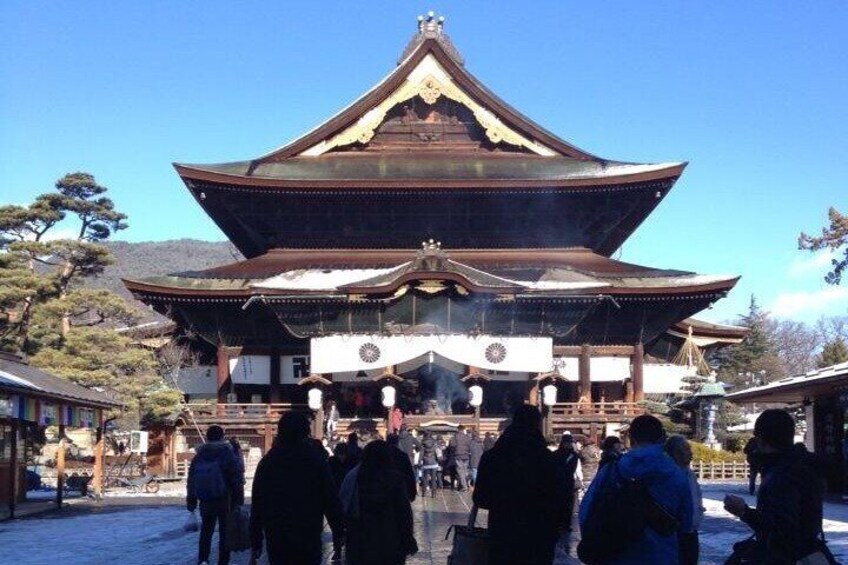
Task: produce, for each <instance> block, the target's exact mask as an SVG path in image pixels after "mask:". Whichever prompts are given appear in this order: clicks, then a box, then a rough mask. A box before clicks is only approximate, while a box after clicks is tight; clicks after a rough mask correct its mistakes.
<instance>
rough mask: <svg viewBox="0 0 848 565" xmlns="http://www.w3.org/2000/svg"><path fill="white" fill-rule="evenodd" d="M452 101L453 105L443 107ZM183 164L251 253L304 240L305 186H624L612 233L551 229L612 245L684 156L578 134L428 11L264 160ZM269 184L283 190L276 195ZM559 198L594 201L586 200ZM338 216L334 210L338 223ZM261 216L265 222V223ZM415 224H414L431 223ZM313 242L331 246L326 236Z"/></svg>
mask: <svg viewBox="0 0 848 565" xmlns="http://www.w3.org/2000/svg"><path fill="white" fill-rule="evenodd" d="M431 24H432V25H431ZM442 103H444V104H445V106H444V107H442V106H439V104H442ZM413 106H414V108H413ZM415 108H417V110H416V109H415ZM403 112H406V115H404V114H403ZM416 112H417V113H416ZM445 112H447V113H445ZM451 112H453V113H451ZM410 120H411V121H410ZM386 127H388V129H389V130H391V131H390V132H389V133H387V134H386V135H388V136H389V138H391V140H389V141H385V139H383V138H380V135H382V134H381V132H383V129H384V128H386ZM392 128H394V129H392ZM416 128H418V129H416ZM392 132H394V133H392ZM399 132H400V133H399ZM383 133H385V132H383ZM392 136H394V137H392ZM379 139H383V141H378V140H379ZM386 139H388V138H386ZM398 139H401V140H402V141H398ZM457 140H459V141H457ZM174 166H175V168H176V170H177V172H178V173H179V174H180V176H181V177H182V178H183V180H184V181H185V183H186V184H187V186H188V187H189V189H190V190H191V192H192V194H193V195H194V196H195V198H196V199H197V201H198V203H199V204H200V205H201V206H202V207H203V208H204V210H205V211H206V212H207V214H209V215H210V217H212V218H213V220H215V222H216V223H217V224H218V225H219V226H220V227H221V229H222V230H223V231H224V233H226V234H227V236H228V237H229V238H230V239H231V240H232V241H233V242H234V243H235V244H236V245H237V246H238V247H239V249H240V250H241V251H242V252H243V253H244V254H245V255H247V256H251V257H252V256H256V255H259V254H261V253H262V252H264V251H267V250H268V249H271V248H273V247H281V246H285V247H290V246H291V247H293V246H295V245H296V243H295V242H299V241H300V240H301V239H303V238H302V237H301V236H300V235H299V234H298V233H295V232H294V231H292V228H290V227H282V226H288V225H290V222H289V220H288V219H287V217H286V214H287V210H290V209H294V208H299V207H303V206H304V200H303V198H302V195H303V194H315V195H316V197H320V198H324V196H325V195H318V193H317V191H321V190H330V191H339V194H342V193H344V194H346V195H349V194H352V193H354V192H358V191H361V190H363V189H366V190H368V189H377V190H382V189H386V190H389V189H400V190H399V191H398V193H397V194H393V195H391V198H392V200H391V201H392V203H393V204H392V205H393V206H404V205H411V204H405V203H403V202H402V200H403V198H402V195H403V194H404V193H407V194H408V193H422V192H427V191H432V190H434V189H467V190H469V191H473V192H474V193H475V194H477V193H484V192H487V191H498V190H505V191H516V190H517V191H521V192H524V193H528V192H534V193H535V191H541V192H549V191H552V190H553V191H562V190H574V191H582V190H596V189H602V190H606V189H610V188H614V190H613V192H612V196H611V197H610V198H611V199H612V200H611V201H610V202H606V203H605V204H603V206H605V207H606V208H609V207H610V206H612V207H613V208H620V209H621V212H620V213H619V214H618V215H610V216H609V217H608V218H606V213H604V214H596V215H595V216H597V217H598V218H606V219H604V220H600V219H599V220H598V221H599V222H601V221H603V222H606V224H604V225H600V226H596V228H595V229H594V232H595V233H596V234H597V233H603V234H610V235H609V236H608V237H607V238H606V239H603V241H596V240H597V237H595V239H592V238H591V236H589V235H582V236H581V238H582V239H580V240H579V241H578V240H571V239H568V240H562V241H560V240H554V239H552V240H551V243H550V245H551V246H563V245H583V246H589V247H593V248H595V249H597V250H598V251H599V252H601V253H603V254H611V253H612V252H613V251H614V250H615V249H616V248H617V247H618V246H620V245H621V243H622V242H623V241H624V240H625V239H626V238H627V237H628V236H629V235H630V233H632V231H633V230H635V229H636V227H637V226H638V225H639V224H640V223H641V222H642V221H643V220H644V219H645V218H646V217H647V216H648V215H649V214H650V213H651V211H652V210H653V209H654V208H655V207H656V206H657V205H658V204H659V202H661V200H662V198H664V197H665V195H666V194H667V192H668V190H669V189H670V188H671V186H672V185H673V184H674V182H675V181H676V180H677V178H678V177H679V176H680V175H681V174H682V172H683V169H684V168H685V166H686V163H683V162H670V163H659V164H638V163H626V162H618V161H612V160H608V159H603V158H600V157H597V156H595V155H593V154H591V153H588V152H586V151H584V150H582V149H579V148H577V147H575V146H573V145H571V144H569V143H568V142H566V141H564V140H562V139H561V138H559V137H557V136H556V135H554V134H552V133H551V132H549V131H547V130H546V129H544V128H543V127H541V126H540V125H538V124H537V123H535V122H534V121H532V120H530V119H529V118H527V117H526V116H524V115H522V114H521V113H520V112H518V111H517V110H515V109H514V108H512V107H511V106H510V105H509V104H507V103H506V102H504V101H503V100H501V99H500V98H499V97H498V96H496V95H495V94H494V93H492V92H491V91H490V90H489V89H488V88H486V87H485V86H484V85H483V84H482V83H481V82H480V81H479V80H477V79H476V78H475V77H474V76H473V75H471V73H469V72H468V70H467V69H466V68H465V67H464V65H463V63H462V58H461V56H459V54H458V52H457V51H456V49H455V48H454V47H453V44H452V43H451V42H450V41H449V40H448V39H447V36H446V35H444V34H443V32H442V29H441V24H439V23H436V24H433V23H432V22H430V21H429V20H427V21H426V22H425V25H423V26H419V33H418V34H416V36H415V37H414V38H413V40H412V41H411V42H410V45H409V47H408V48H407V51H406V52H405V55H404V58H403V60H402V61H401V62H400V63H399V64H398V66H397V67H396V68H395V69H394V70H393V71H392V72H391V73H389V75H388V76H387V77H385V78H384V79H383V80H382V81H381V82H380V83H378V84H377V85H376V86H375V87H373V88H372V89H371V90H369V91H368V92H366V93H365V94H364V95H362V96H361V97H360V98H359V99H357V100H356V101H355V102H353V103H352V104H350V105H349V106H348V107H346V108H345V109H344V110H342V111H341V112H339V113H338V114H336V115H335V116H333V117H332V118H330V119H329V120H327V121H326V122H324V123H322V124H321V125H319V126H318V127H316V128H315V129H313V130H312V131H310V132H308V133H306V134H305V135H303V136H301V137H299V138H298V139H296V140H294V141H292V142H290V143H288V144H286V145H285V146H283V147H281V148H279V149H276V150H274V151H272V152H270V153H268V154H266V155H264V156H262V157H258V158H256V159H251V160H247V161H236V162H229V163H218V164H177V163H175V164H174ZM277 191H279V192H277ZM313 191H314V192H313ZM628 191H629V192H628ZM269 192H274V193H275V195H274V196H273V199H272V200H269V197H268V196H267V194H268V193H269ZM289 192H298V193H299V194H300V195H301V197H297V198H295V197H290V196H288V195H286V194H284V193H289ZM225 193H227V194H225ZM230 193H232V194H230ZM235 193H237V194H235ZM263 194H264V195H263ZM321 202H322V203H323V200H321ZM637 203H638V204H637ZM560 205H561V206H565V207H566V208H574V207H580V208H584V207H585V206H586V203H584V202H579V203H578V202H571V201H569V203H568V205H567V206H566V204H562V203H561V204H560ZM512 206H513V204H511V203H508V204H507V206H500V207H498V206H495V205H494V204H493V203H489V204H485V205H484V207H485V212H484V211H483V208H482V207H481V212H480V213H481V214H484V215H485V216H486V217H492V216H493V215H494V216H496V215H497V214H505V213H506V212H504V211H503V209H504V208H505V209H507V210H509V209H511V208H512ZM599 206H600V204H599ZM606 208H605V209H606ZM499 210H500V211H499ZM257 214H259V215H262V214H264V215H265V216H267V219H265V218H264V216H263V219H261V220H260V221H258V222H257ZM357 214H359V212H358V211H357V212H354V213H353V214H352V215H353V216H356V215H357ZM310 218H311V216H310ZM622 218H624V219H622ZM305 221H309V222H317V221H318V220H316V219H314V218H313V219H309V220H305ZM460 221H462V220H460V219H451V220H450V222H452V223H451V225H450V226H447V227H446V226H440V230H439V231H437V232H435V233H428V234H427V235H428V237H429V236H439V237H443V238H448V237H449V234H448V233H446V231H451V230H452V229H454V228H456V229H464V228H463V227H462V226H459V225H457V226H454V225H453V223H458V222H460ZM545 221H546V222H548V223H550V221H549V220H545ZM338 222H339V219H338V218H335V217H334V218H333V219H332V221H331V223H330V225H332V226H336V225H337V224H338ZM258 224H261V227H256V226H257V225H258ZM545 225H547V223H546V224H545ZM273 226H278V227H277V228H274V227H273ZM319 227H321V228H323V229H326V226H315V227H314V228H313V231H314V230H315V229H318V228H319ZM554 227H555V226H553V225H552V226H551V229H553V228H554ZM410 228H411V229H413V231H415V230H419V229H420V228H421V226H418V225H416V226H410ZM353 229H360V227H359V226H354V227H353ZM275 230H276V231H275ZM272 232H275V233H272ZM327 233H329V232H327ZM416 233H417V232H416ZM332 237H333V238H335V239H337V240H339V243H337V245H343V244H342V243H341V240H342V239H343V234H342V233H341V232H339V233H335V232H333V236H332ZM368 237H370V236H368ZM510 237H512V238H513V239H514V238H515V237H516V236H510ZM371 239H373V237H372V238H371ZM483 241H487V240H486V238H484V239H483ZM407 244H408V242H406V241H395V242H394V243H392V245H396V246H405V245H407ZM489 244H491V245H492V247H522V246H525V247H526V246H527V245H526V244H525V245H522V244H521V243H516V244H514V245H511V244H510V243H509V242H506V241H495V239H494V238H492V240H491V243H488V242H487V243H483V242H476V241H475V242H473V243H471V245H474V246H478V245H489ZM304 246H312V247H326V246H327V245H326V242H323V241H322V242H320V243H318V244H316V245H307V244H304ZM351 246H352V247H360V246H361V247H373V243H372V242H370V240H369V242H364V241H363V242H358V243H354V244H352V245H351Z"/></svg>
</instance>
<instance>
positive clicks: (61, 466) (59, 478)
mask: <svg viewBox="0 0 848 565" xmlns="http://www.w3.org/2000/svg"><path fill="white" fill-rule="evenodd" d="M64 490H65V426H64V424H59V450H58V451H57V452H56V507H57V508H60V509H61V508H62V496H63V495H64Z"/></svg>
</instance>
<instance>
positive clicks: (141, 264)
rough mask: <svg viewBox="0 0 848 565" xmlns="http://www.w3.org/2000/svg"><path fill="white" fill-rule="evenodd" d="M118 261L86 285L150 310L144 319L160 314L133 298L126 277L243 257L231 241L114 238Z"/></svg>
mask: <svg viewBox="0 0 848 565" xmlns="http://www.w3.org/2000/svg"><path fill="white" fill-rule="evenodd" d="M106 246H107V247H108V248H109V250H110V251H111V252H112V257H113V258H114V259H115V263H114V264H112V265H110V266H109V267H107V268H106V271H105V272H104V273H103V274H102V275H100V276H99V277H93V278H91V279H88V281H86V286H90V287H93V288H107V289H109V290H111V291H113V292H116V293H118V294H120V295H121V296H123V297H124V298H126V299H127V300H130V301H132V302H133V303H134V304H135V305H136V306H138V307H140V308H142V309H143V310H144V311H145V312H148V313H149V314H148V316H146V319H145V320H144V321H150V320H154V319H158V318H159V317H158V316H157V315H156V314H155V313H153V312H152V311H150V310H148V308H147V306H145V305H144V304H142V303H141V302H136V301H134V300H133V299H132V295H131V294H130V293H129V292H128V291H127V289H126V288H124V285H123V284H122V283H121V279H122V278H131V279H140V278H144V277H150V276H153V275H164V274H167V273H178V272H181V271H197V270H201V269H208V268H210V267H217V266H219V265H224V264H226V263H232V262H234V261H240V260H241V259H243V257H242V256H241V254H240V253H239V252H238V250H237V249H236V248H235V246H233V244H232V243H230V242H229V241H200V240H197V239H174V240H169V241H144V242H139V243H130V242H128V241H110V242H108V243H107V244H106Z"/></svg>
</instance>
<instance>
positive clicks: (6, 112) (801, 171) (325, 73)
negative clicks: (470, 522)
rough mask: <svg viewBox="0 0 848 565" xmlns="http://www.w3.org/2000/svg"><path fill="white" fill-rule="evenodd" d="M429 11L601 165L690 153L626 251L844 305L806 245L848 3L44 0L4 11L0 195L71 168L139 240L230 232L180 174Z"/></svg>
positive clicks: (808, 305) (298, 116)
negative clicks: (100, 187) (125, 217)
mask: <svg viewBox="0 0 848 565" xmlns="http://www.w3.org/2000/svg"><path fill="white" fill-rule="evenodd" d="M429 9H434V10H436V11H437V12H438V13H441V14H444V15H445V16H446V17H447V22H446V27H445V29H446V31H447V32H448V33H449V34H450V35H451V37H452V38H453V40H454V42H455V43H456V45H457V47H458V48H459V49H460V51H461V52H462V54H463V55H464V57H465V59H466V66H467V67H468V68H469V69H470V70H471V72H472V73H474V74H475V75H476V76H477V77H478V78H480V79H481V80H483V82H485V83H486V84H487V85H488V86H489V87H490V88H491V89H493V90H494V91H495V92H497V93H498V94H499V95H500V96H501V97H502V98H504V99H505V100H507V101H508V102H510V103H511V104H512V105H514V106H515V107H517V108H518V109H519V110H521V111H522V112H524V113H525V114H527V115H528V116H530V117H531V118H533V119H534V120H536V121H537V122H539V123H541V124H542V125H544V126H545V127H547V128H548V129H550V130H552V131H553V132H555V133H557V134H558V135H559V136H561V137H563V138H565V139H566V140H568V141H570V142H572V143H573V144H575V145H577V146H579V147H582V148H584V149H587V150H589V151H591V152H593V153H595V154H598V155H601V156H603V157H607V158H610V159H618V160H625V161H641V162H658V161H674V160H688V161H690V165H689V168H688V169H687V171H686V172H685V173H684V175H683V177H682V178H681V180H680V181H679V182H678V183H677V185H676V186H675V188H674V190H673V191H672V192H671V194H670V195H669V196H668V197H667V198H666V199H665V200H664V201H663V203H662V204H661V205H660V206H659V207H658V208H657V210H656V211H655V212H654V214H653V215H652V216H651V217H650V218H649V219H648V220H647V221H646V222H645V223H644V224H643V225H642V226H641V227H640V228H639V230H638V231H637V232H636V233H635V235H634V236H633V237H632V238H631V239H630V240H628V241H627V242H626V243H625V245H624V246H623V248H622V250H621V252H620V254H619V255H618V257H619V258H621V259H623V260H627V261H631V262H636V263H642V264H646V265H650V266H657V267H669V268H680V269H688V270H692V271H697V272H702V273H713V274H721V273H735V274H741V275H742V276H743V278H742V281H741V282H740V283H739V285H738V286H737V287H736V289H735V290H734V291H733V292H732V293H731V295H730V297H728V298H726V299H724V300H723V301H721V302H719V303H718V304H717V305H716V306H715V307H714V308H713V309H712V310H709V311H707V312H705V313H704V314H703V315H702V317H704V318H706V319H710V320H715V321H722V320H728V319H730V318H733V317H734V316H735V315H736V314H737V313H740V312H743V311H744V310H745V308H746V306H747V301H748V299H749V296H750V294H751V293H755V294H756V295H757V296H758V298H759V299H760V301H761V303H762V304H763V305H765V306H766V307H767V308H770V309H771V310H772V311H773V312H775V313H776V314H778V315H781V316H784V317H791V318H794V319H800V320H807V321H810V320H814V319H815V318H817V317H818V316H819V315H821V314H844V313H846V311H848V285H846V284H844V285H843V286H842V287H839V288H834V287H828V286H827V285H825V284H824V283H823V282H822V277H823V275H824V273H825V272H826V270H827V258H826V257H822V256H813V255H810V254H808V253H804V252H799V251H796V239H797V236H798V233H799V232H800V231H801V230H808V231H815V230H818V229H819V228H820V226H821V225H823V223H824V221H825V217H826V216H825V215H826V210H827V207H828V206H832V205H834V206H837V207H838V208H841V209H842V211H843V212H846V211H848V182H846V180H848V173H846V170H848V169H846V165H845V159H846V155H847V154H848V103H846V101H848V32H846V30H848V3H845V2H843V1H832V2H827V1H822V2H795V1H788V0H787V1H778V0H774V1H770V2H738V1H726V2H723V1H713V2H701V3H692V2H679V1H676V2H662V1H657V0H652V1H650V2H647V1H646V2H603V3H601V2H579V3H578V2H568V1H541V0H540V1H537V2H524V3H515V2H492V1H488V2H483V1H471V0H462V1H460V0H454V1H442V2H434V3H425V2H418V1H411V0H410V1H399V0H394V1H368V2H339V1H317V0H313V1H310V2H297V3H295V2H219V1H212V0H204V1H196V2H170V1H168V2H166V1H159V2H156V1H150V2H134V3H131V2H105V1H104V2H86V1H83V0H78V1H77V2H38V1H33V0H26V1H24V0H9V1H6V2H3V3H2V5H0V23H2V27H3V30H4V33H3V35H2V37H0V202H2V203H10V202H13V203H26V202H28V201H30V200H31V199H32V198H33V197H34V196H35V195H37V194H39V193H41V192H45V191H48V190H50V189H51V187H52V185H53V183H54V182H55V180H56V179H57V178H59V177H61V176H62V175H63V174H64V173H66V172H71V171H76V170H85V171H88V172H91V173H93V174H94V175H96V177H97V179H98V180H99V181H100V182H101V183H102V184H105V185H107V186H108V187H110V189H111V193H112V196H113V198H114V200H115V201H116V202H117V204H118V206H119V207H120V209H121V210H123V211H124V212H126V213H128V214H129V216H130V225H131V227H130V228H129V229H128V230H126V231H125V232H123V233H122V234H121V238H123V239H128V240H131V241H145V240H161V239H170V238H181V237H193V238H199V239H207V240H218V239H222V238H223V235H222V234H221V233H220V232H219V231H218V229H217V228H216V227H215V225H214V224H213V223H212V221H211V220H209V219H208V218H207V217H206V216H205V215H204V214H203V212H202V211H201V209H200V208H199V207H198V206H197V204H196V203H195V202H194V201H193V200H192V199H191V198H190V197H189V195H188V192H187V191H186V189H185V188H184V186H183V185H182V183H181V181H180V180H179V178H178V176H177V175H176V173H175V172H174V171H173V169H172V168H171V165H170V163H171V162H174V161H177V162H189V163H191V162H195V163H204V162H220V161H232V160H241V159H246V158H251V157H255V156H258V155H260V154H263V153H265V152H267V151H269V150H270V149H272V148H275V147H277V146H279V145H282V144H283V143H284V142H286V141H288V140H290V139H292V138H294V137H296V136H298V135H300V134H301V133H303V132H305V131H306V130H308V129H310V128H312V127H313V126H315V125H316V124H318V123H320V122H321V121H323V120H324V119H326V118H327V117H329V116H330V115H332V114H334V113H335V112H336V111H338V110H339V109H340V108H342V107H343V106H345V105H346V104H347V103H349V102H350V101H351V100H353V99H355V98H356V97H358V96H359V95H360V94H361V93H362V92H364V91H365V90H367V89H368V88H370V87H371V86H372V85H373V84H374V83H376V82H377V81H378V80H380V79H381V78H382V77H383V76H384V75H385V74H387V73H388V72H389V71H390V70H391V69H392V68H393V66H394V64H395V62H396V60H397V57H398V55H399V54H400V52H401V50H402V49H403V47H404V45H405V44H406V42H407V41H408V39H409V38H410V36H411V35H412V33H413V32H414V30H415V18H416V16H417V15H419V14H421V13H424V12H426V11H427V10H429Z"/></svg>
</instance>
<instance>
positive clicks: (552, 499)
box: [474, 405, 566, 565]
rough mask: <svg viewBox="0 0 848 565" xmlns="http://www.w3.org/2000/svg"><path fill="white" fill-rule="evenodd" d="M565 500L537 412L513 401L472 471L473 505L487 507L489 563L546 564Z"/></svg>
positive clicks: (515, 564) (551, 553) (554, 544)
mask: <svg viewBox="0 0 848 565" xmlns="http://www.w3.org/2000/svg"><path fill="white" fill-rule="evenodd" d="M565 503H566V496H565V492H564V488H563V485H562V482H561V481H560V480H559V473H558V472H557V467H556V462H555V461H554V454H553V453H551V452H550V451H549V450H548V448H547V445H546V443H545V438H544V437H543V436H542V415H541V413H540V412H539V410H538V409H537V408H536V407H535V406H530V405H521V406H518V407H517V408H516V409H515V412H514V414H513V418H512V424H511V425H510V426H509V427H508V428H507V429H506V431H505V432H504V434H503V435H502V436H501V438H500V439H499V440H498V441H497V443H495V446H494V447H493V448H492V449H490V450H489V451H487V452H485V453H483V458H482V459H481V460H480V469H479V470H478V472H477V486H476V487H475V489H474V504H476V505H477V506H478V507H480V508H486V509H488V510H489V539H490V552H489V559H490V563H491V564H492V565H501V564H503V565H543V564H544V565H550V564H551V563H552V562H553V560H554V548H555V546H556V542H557V537H558V534H559V532H558V527H557V526H558V523H559V521H560V517H561V516H562V508H563V506H564V505H565Z"/></svg>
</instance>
